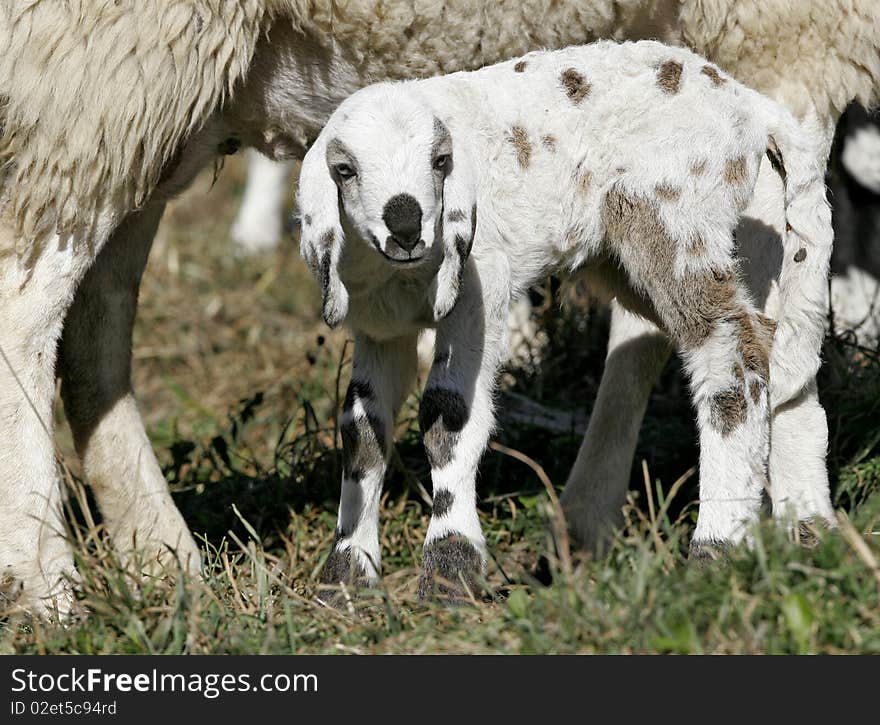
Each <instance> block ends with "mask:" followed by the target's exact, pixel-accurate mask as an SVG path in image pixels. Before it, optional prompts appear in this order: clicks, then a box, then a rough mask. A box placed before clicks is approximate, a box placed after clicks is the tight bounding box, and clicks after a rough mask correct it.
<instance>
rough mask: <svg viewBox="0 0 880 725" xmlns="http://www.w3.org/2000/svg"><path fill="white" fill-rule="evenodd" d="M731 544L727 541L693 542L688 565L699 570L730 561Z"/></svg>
mask: <svg viewBox="0 0 880 725" xmlns="http://www.w3.org/2000/svg"><path fill="white" fill-rule="evenodd" d="M729 552H730V544H729V543H727V542H726V541H713V540H711V539H707V540H705V541H691V545H690V550H689V552H688V564H690V565H691V566H695V567H697V568H698V569H705V568H707V567H710V566H712V565H713V564H715V563H719V562H720V563H723V562H726V561H727V560H728V559H729Z"/></svg>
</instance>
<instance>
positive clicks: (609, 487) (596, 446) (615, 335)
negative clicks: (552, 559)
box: [561, 302, 671, 551]
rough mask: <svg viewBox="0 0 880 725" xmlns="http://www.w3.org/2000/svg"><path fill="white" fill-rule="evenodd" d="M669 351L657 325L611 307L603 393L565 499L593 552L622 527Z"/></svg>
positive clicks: (579, 535) (577, 533) (578, 535)
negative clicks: (636, 457) (642, 434)
mask: <svg viewBox="0 0 880 725" xmlns="http://www.w3.org/2000/svg"><path fill="white" fill-rule="evenodd" d="M670 350H671V346H670V343H669V339H668V338H667V337H666V335H665V334H664V333H662V332H661V331H660V330H659V329H658V328H657V326H656V325H654V324H653V323H651V322H648V321H647V320H645V319H644V318H642V317H639V316H638V315H634V314H632V313H630V312H627V311H626V310H624V309H623V308H622V307H621V306H620V305H618V304H617V303H616V302H615V303H612V306H611V334H610V336H609V339H608V356H607V358H606V360H605V370H604V372H603V373H602V381H601V383H600V384H599V393H598V395H597V397H596V404H595V406H594V408H593V414H592V415H591V416H590V423H589V427H588V428H587V433H586V435H585V436H584V440H583V442H582V443H581V447H580V450H579V451H578V455H577V460H576V461H575V463H574V466H573V467H572V470H571V473H570V474H569V477H568V483H566V486H565V490H564V491H563V492H562V496H561V503H562V508H563V509H564V511H565V517H566V520H567V522H568V525H569V527H570V528H571V530H572V533H573V534H574V537H575V539H576V540H577V542H578V543H579V544H580V545H581V546H583V547H585V548H586V549H588V550H590V551H600V550H601V549H602V548H603V546H604V544H605V543H606V541H607V539H608V536H609V535H610V534H611V532H612V531H613V529H614V528H615V527H617V526H619V525H620V522H621V509H622V507H623V502H624V500H625V497H626V490H627V486H628V484H629V476H630V470H631V469H632V459H633V454H634V453H635V449H636V443H637V442H638V437H639V428H640V427H641V425H642V418H643V417H644V415H645V408H647V405H648V399H649V398H650V395H651V389H652V388H653V387H654V383H655V382H656V380H657V378H658V376H659V375H660V373H661V372H662V370H663V366H664V365H665V364H666V361H667V360H668V359H669V353H670Z"/></svg>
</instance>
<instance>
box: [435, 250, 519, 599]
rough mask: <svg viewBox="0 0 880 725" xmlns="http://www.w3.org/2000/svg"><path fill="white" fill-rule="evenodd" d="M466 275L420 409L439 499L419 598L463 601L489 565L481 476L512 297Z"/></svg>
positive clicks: (472, 272)
mask: <svg viewBox="0 0 880 725" xmlns="http://www.w3.org/2000/svg"><path fill="white" fill-rule="evenodd" d="M465 275H466V276H465V284H464V292H463V293H462V297H461V299H460V300H459V302H458V304H457V305H456V307H455V308H454V309H453V311H452V312H451V313H450V315H449V316H448V317H447V318H446V319H445V320H443V321H442V323H441V324H440V325H439V326H438V328H437V342H436V352H435V356H434V364H433V365H432V366H431V373H430V375H429V376H428V382H427V385H426V386H425V392H424V394H423V396H422V403H421V406H420V409H419V424H420V427H421V430H422V435H423V437H424V442H425V450H426V452H427V454H428V461H429V462H430V464H431V481H432V484H433V496H434V509H433V512H432V514H431V522H430V524H429V525H428V533H427V535H426V537H425V550H424V561H423V574H422V579H421V581H420V582H419V596H420V597H421V598H426V597H429V596H431V595H432V594H433V593H435V592H436V593H439V594H442V595H444V596H447V597H450V598H453V599H457V598H462V597H464V596H466V592H465V588H467V589H470V591H471V592H472V593H474V592H477V591H479V586H478V583H479V580H480V579H481V578H482V573H483V567H484V564H485V560H486V542H485V539H484V537H483V532H482V529H481V527H480V520H479V518H478V516H477V507H476V475H477V465H478V464H479V462H480V457H481V456H482V454H483V451H485V450H486V444H487V442H488V439H489V434H490V432H491V430H492V426H493V423H494V416H493V414H492V392H493V390H494V387H495V377H496V372H497V370H498V366H499V365H500V363H501V361H502V360H503V358H504V355H505V352H506V350H507V347H506V338H507V333H508V328H507V318H506V315H507V306H508V303H509V292H508V291H507V290H502V289H501V288H502V287H503V286H504V285H503V284H501V283H500V281H499V280H492V281H491V282H490V281H489V280H485V281H484V284H483V285H482V286H481V285H480V281H479V279H478V277H477V274H476V268H475V266H474V265H473V264H470V265H469V266H468V267H467V268H466V273H465ZM490 283H491V284H492V285H493V287H492V288H489V287H488V285H489V284H490Z"/></svg>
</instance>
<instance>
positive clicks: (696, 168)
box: [691, 159, 709, 176]
mask: <svg viewBox="0 0 880 725" xmlns="http://www.w3.org/2000/svg"><path fill="white" fill-rule="evenodd" d="M708 165H709V162H708V161H706V159H699V160H697V161H694V162H693V163H692V164H691V173H692V174H693V175H694V176H702V175H703V174H705V173H706V167H707V166H708Z"/></svg>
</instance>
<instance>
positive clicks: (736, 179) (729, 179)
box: [724, 156, 749, 186]
mask: <svg viewBox="0 0 880 725" xmlns="http://www.w3.org/2000/svg"><path fill="white" fill-rule="evenodd" d="M748 178H749V166H748V164H747V163H746V157H745V156H737V157H736V158H735V159H728V160H727V161H725V162H724V183H726V184H729V185H730V186H741V185H742V184H745V183H746V181H747V180H748Z"/></svg>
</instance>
